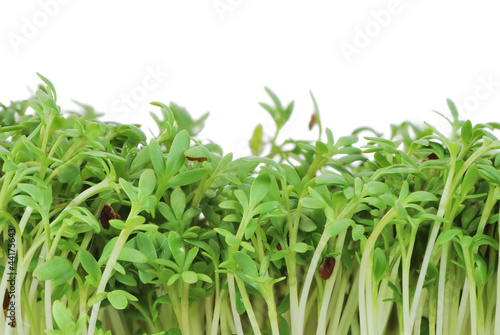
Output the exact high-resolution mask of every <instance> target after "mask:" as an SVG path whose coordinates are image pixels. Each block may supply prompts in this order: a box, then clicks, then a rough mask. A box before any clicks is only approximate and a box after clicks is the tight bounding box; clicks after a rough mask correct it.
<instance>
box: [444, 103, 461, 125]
mask: <svg viewBox="0 0 500 335" xmlns="http://www.w3.org/2000/svg"><path fill="white" fill-rule="evenodd" d="M446 103H447V104H448V108H449V109H450V112H451V115H452V116H453V122H454V123H457V122H458V110H457V107H456V106H455V103H453V101H451V100H450V99H446Z"/></svg>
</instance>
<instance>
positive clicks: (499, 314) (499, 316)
mask: <svg viewBox="0 0 500 335" xmlns="http://www.w3.org/2000/svg"><path fill="white" fill-rule="evenodd" d="M498 233H499V235H500V218H499V224H498ZM498 259H499V260H500V249H498ZM498 285H500V262H498V265H497V302H496V306H497V307H496V311H495V334H500V290H499V289H498Z"/></svg>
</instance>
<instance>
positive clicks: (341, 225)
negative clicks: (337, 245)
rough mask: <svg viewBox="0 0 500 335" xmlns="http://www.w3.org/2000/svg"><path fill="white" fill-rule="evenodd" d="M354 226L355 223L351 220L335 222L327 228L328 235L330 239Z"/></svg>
mask: <svg viewBox="0 0 500 335" xmlns="http://www.w3.org/2000/svg"><path fill="white" fill-rule="evenodd" d="M354 224H355V223H354V221H353V220H351V219H339V220H335V221H333V222H332V223H331V224H329V225H328V226H327V228H326V229H327V230H326V233H327V234H328V236H329V237H335V236H337V235H339V234H340V233H342V232H343V231H345V230H346V229H347V228H349V227H350V226H352V225H354Z"/></svg>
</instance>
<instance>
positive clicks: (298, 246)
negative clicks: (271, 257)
mask: <svg viewBox="0 0 500 335" xmlns="http://www.w3.org/2000/svg"><path fill="white" fill-rule="evenodd" d="M288 248H289V249H290V250H292V251H295V252H298V253H304V252H306V251H307V250H312V249H313V247H311V246H309V245H307V244H305V243H303V242H299V243H294V244H292V245H290V246H289V247H288Z"/></svg>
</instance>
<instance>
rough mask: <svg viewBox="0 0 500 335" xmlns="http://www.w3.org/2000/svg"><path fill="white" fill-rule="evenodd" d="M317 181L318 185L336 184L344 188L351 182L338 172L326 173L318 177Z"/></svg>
mask: <svg viewBox="0 0 500 335" xmlns="http://www.w3.org/2000/svg"><path fill="white" fill-rule="evenodd" d="M316 183H317V184H318V185H322V184H327V185H335V186H339V187H342V188H345V187H348V186H349V184H348V183H347V181H346V180H345V179H344V177H342V176H340V175H338V174H336V173H324V174H322V175H319V176H318V177H316Z"/></svg>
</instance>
